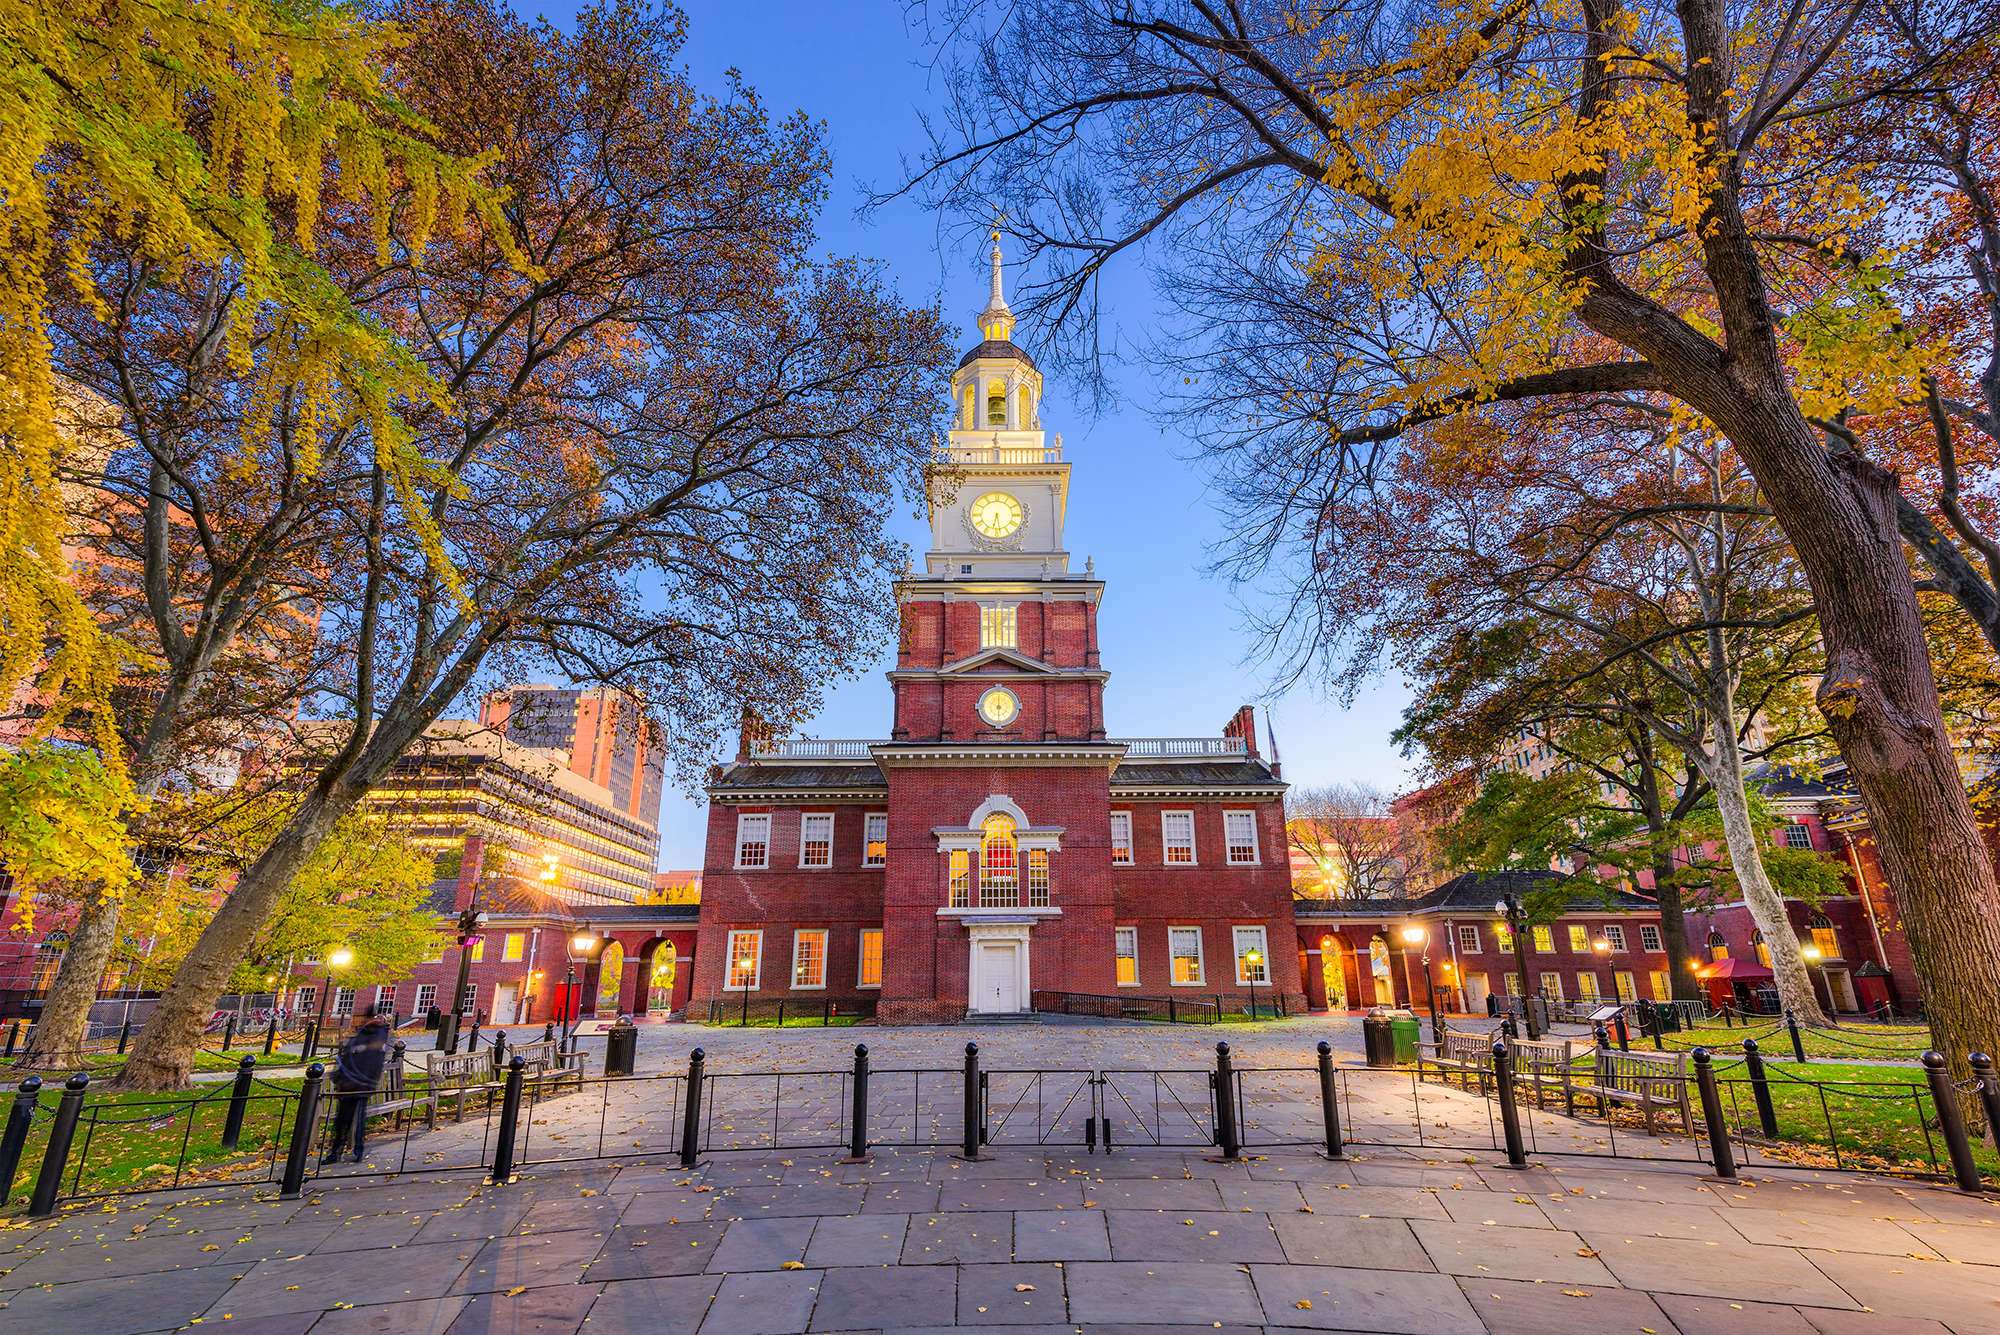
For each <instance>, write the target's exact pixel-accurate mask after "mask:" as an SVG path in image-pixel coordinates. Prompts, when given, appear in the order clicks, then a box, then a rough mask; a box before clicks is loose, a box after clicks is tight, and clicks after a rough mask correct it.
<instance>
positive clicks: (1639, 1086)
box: [1576, 1048, 1694, 1132]
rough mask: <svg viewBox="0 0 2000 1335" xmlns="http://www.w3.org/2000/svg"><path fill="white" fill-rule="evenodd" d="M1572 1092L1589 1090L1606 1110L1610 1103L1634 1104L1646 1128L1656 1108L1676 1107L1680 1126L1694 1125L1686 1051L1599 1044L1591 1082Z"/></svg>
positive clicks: (1651, 1123)
mask: <svg viewBox="0 0 2000 1335" xmlns="http://www.w3.org/2000/svg"><path fill="white" fill-rule="evenodd" d="M1576 1092H1577V1093H1579V1094H1589V1095H1591V1096H1592V1097H1593V1098H1595V1099H1596V1100H1597V1102H1598V1106H1599V1107H1601V1108H1604V1109H1605V1110H1606V1111H1607V1112H1608V1111H1609V1108H1610V1104H1612V1103H1630V1104H1636V1105H1638V1108H1639V1110H1640V1112H1641V1114H1642V1115H1643V1116H1644V1117H1645V1119H1646V1130H1647V1131H1649V1132H1650V1131H1652V1130H1654V1126H1653V1113H1654V1110H1655V1109H1657V1108H1676V1109H1679V1111H1680V1115H1681V1126H1682V1127H1684V1128H1687V1129H1690V1130H1691V1129H1692V1128H1693V1127H1694V1117H1693V1114H1692V1113H1691V1112H1690V1110H1689V1107H1688V1092H1687V1054H1686V1053H1684V1052H1618V1051H1616V1050H1614V1049H1610V1048H1599V1049H1597V1052H1596V1061H1595V1070H1594V1072H1593V1082H1592V1083H1590V1084H1584V1085H1578V1086H1577V1087H1576Z"/></svg>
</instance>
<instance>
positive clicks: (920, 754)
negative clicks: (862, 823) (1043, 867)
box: [869, 742, 1125, 770]
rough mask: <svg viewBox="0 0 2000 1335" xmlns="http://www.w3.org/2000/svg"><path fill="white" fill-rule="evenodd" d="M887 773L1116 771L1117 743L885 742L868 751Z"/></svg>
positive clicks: (1120, 748) (1121, 755) (1122, 752)
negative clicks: (1029, 768)
mask: <svg viewBox="0 0 2000 1335" xmlns="http://www.w3.org/2000/svg"><path fill="white" fill-rule="evenodd" d="M869 752H870V753H871V754H872V755H873V756H874V757H875V763H876V764H877V765H880V766H881V767H882V768H884V769H961V768H968V767H971V766H975V765H1010V764H1011V765H1054V766H1066V767H1091V768H1098V767H1101V768H1104V769H1107V770H1109V769H1112V768H1115V767H1116V766H1117V764H1118V762H1119V761H1120V760H1123V759H1124V758H1125V748H1124V746H1123V745H1121V744H1119V743H1116V742H886V743H884V744H882V745H880V746H873V747H870V748H869Z"/></svg>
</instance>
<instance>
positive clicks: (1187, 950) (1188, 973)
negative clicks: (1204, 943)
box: [1167, 927, 1201, 987]
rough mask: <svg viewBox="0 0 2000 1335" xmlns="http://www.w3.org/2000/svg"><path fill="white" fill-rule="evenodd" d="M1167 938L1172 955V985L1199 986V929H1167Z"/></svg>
mask: <svg viewBox="0 0 2000 1335" xmlns="http://www.w3.org/2000/svg"><path fill="white" fill-rule="evenodd" d="M1167 936H1168V938H1169V941H1170V942H1171V945H1172V949H1173V955H1174V984H1175V985H1176V986H1179V987H1194V986H1199V985H1200V984H1201V928H1199V927H1169V928H1168V929H1167Z"/></svg>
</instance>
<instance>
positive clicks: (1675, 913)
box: [1653, 858, 1706, 1001]
mask: <svg viewBox="0 0 2000 1335" xmlns="http://www.w3.org/2000/svg"><path fill="white" fill-rule="evenodd" d="M1673 875H1674V866H1673V860H1672V859H1671V858H1669V859H1668V860H1667V861H1666V863H1665V864H1664V865H1662V864H1660V863H1657V862H1656V863H1654V864H1653V898H1654V899H1655V900H1656V901H1657V902H1658V903H1659V905H1660V936H1661V938H1662V942H1661V943H1662V944H1663V945H1665V946H1666V948H1667V977H1668V979H1669V980H1670V981H1671V985H1672V988H1673V993H1674V1000H1675V1001H1700V1000H1703V999H1704V997H1705V996H1706V994H1705V993H1704V992H1703V991H1702V987H1701V980H1700V979H1699V978H1696V977H1695V976H1694V952H1693V951H1692V950H1691V949H1690V948H1689V947H1688V928H1687V910H1686V909H1685V908H1684V907H1683V906H1682V904H1681V888H1680V887H1679V886H1678V885H1675V884H1674V882H1673Z"/></svg>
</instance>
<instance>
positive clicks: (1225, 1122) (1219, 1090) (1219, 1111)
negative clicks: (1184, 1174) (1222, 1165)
mask: <svg viewBox="0 0 2000 1335" xmlns="http://www.w3.org/2000/svg"><path fill="white" fill-rule="evenodd" d="M1215 1143H1216V1144H1217V1145H1218V1146H1220V1147H1221V1149H1222V1157H1223V1158H1224V1159H1227V1160H1230V1161H1232V1162H1233V1161H1234V1160H1237V1159H1240V1158H1242V1157H1243V1142H1242V1140H1241V1139H1240V1138H1239V1137H1238V1135H1237V1131H1236V1069H1235V1067H1234V1066H1233V1065H1232V1064H1231V1062H1230V1059H1229V1045H1228V1044H1227V1043H1217V1044H1216V1045H1215Z"/></svg>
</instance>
